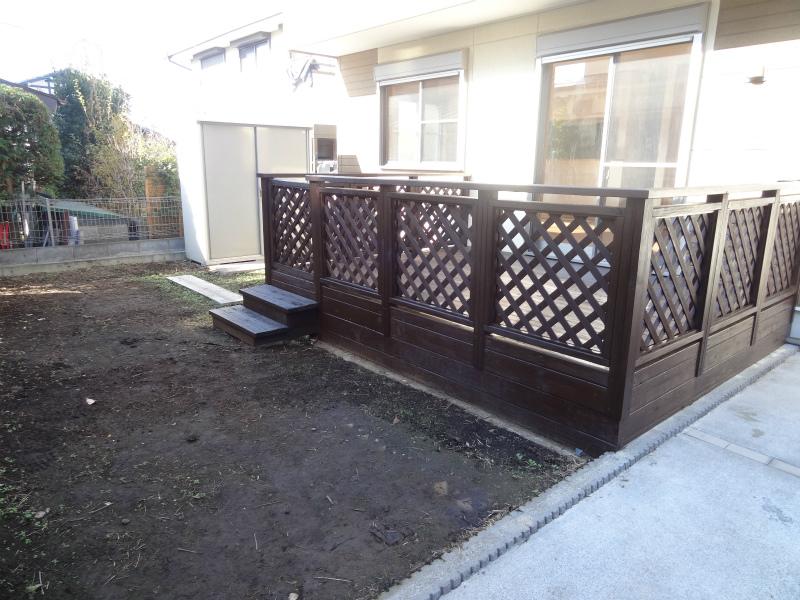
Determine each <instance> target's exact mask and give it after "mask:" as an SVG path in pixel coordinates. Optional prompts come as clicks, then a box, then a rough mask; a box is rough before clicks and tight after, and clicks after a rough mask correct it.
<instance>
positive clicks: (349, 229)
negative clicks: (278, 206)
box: [322, 193, 378, 290]
mask: <svg viewBox="0 0 800 600" xmlns="http://www.w3.org/2000/svg"><path fill="white" fill-rule="evenodd" d="M322 202H323V209H324V213H325V219H324V230H325V231H324V234H325V262H326V263H327V267H328V275H330V276H331V277H333V278H335V279H338V280H340V281H345V282H347V283H352V284H355V285H360V286H364V287H367V288H371V289H373V290H377V289H378V209H377V201H376V199H375V198H374V197H372V196H361V195H352V196H348V195H338V194H324V193H323V199H322Z"/></svg>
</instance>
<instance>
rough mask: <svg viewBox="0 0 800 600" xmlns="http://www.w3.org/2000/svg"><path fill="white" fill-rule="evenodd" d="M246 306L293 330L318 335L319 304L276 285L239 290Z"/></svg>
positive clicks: (255, 286)
mask: <svg viewBox="0 0 800 600" xmlns="http://www.w3.org/2000/svg"><path fill="white" fill-rule="evenodd" d="M239 292H240V293H241V294H242V299H243V302H244V306H246V307H247V308H249V309H250V310H253V311H255V312H257V313H260V314H262V315H264V316H265V317H269V318H270V319H275V320H276V321H278V322H280V323H283V324H284V325H287V326H288V327H290V328H291V329H292V330H295V329H299V330H301V331H302V332H303V333H316V331H317V329H318V325H317V321H318V318H317V308H318V306H319V305H318V303H317V302H316V301H314V300H309V299H308V298H304V297H303V296H299V295H297V294H293V293H292V292H287V291H286V290H282V289H280V288H278V287H275V286H274V285H269V284H263V285H254V286H252V287H247V288H242V289H241V290H239Z"/></svg>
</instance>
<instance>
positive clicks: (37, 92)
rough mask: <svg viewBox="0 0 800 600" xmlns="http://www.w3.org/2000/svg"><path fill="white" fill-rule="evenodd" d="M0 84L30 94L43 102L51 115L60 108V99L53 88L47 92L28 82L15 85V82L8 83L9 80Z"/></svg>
mask: <svg viewBox="0 0 800 600" xmlns="http://www.w3.org/2000/svg"><path fill="white" fill-rule="evenodd" d="M0 83H1V84H3V85H9V86H11V87H15V88H19V89H21V90H24V91H26V92H28V93H29V94H33V95H34V96H36V97H37V98H39V100H41V101H42V103H43V104H44V105H45V106H46V107H47V110H49V111H50V114H53V113H55V112H56V109H57V108H58V98H56V96H55V94H53V93H52V91H53V90H52V86H51V87H50V88H49V91H47V92H46V91H44V90H43V89H41V88H39V87H37V86H35V85H32V84H29V83H28V82H27V81H22V82H20V83H14V82H13V81H8V80H7V79H0Z"/></svg>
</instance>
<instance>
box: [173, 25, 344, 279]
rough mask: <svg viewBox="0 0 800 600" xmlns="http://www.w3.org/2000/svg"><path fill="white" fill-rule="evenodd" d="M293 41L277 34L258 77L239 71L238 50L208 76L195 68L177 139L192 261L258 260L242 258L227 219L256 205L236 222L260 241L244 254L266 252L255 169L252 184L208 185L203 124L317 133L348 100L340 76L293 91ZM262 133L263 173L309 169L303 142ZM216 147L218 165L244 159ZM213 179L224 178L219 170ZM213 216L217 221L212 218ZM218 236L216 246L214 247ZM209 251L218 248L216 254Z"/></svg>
mask: <svg viewBox="0 0 800 600" xmlns="http://www.w3.org/2000/svg"><path fill="white" fill-rule="evenodd" d="M235 37H237V36H236V35H228V37H227V38H225V37H222V38H220V39H218V40H212V41H211V42H210V43H209V47H213V46H215V45H218V46H223V47H224V46H227V45H228V44H229V43H230V41H231V39H233V38H235ZM287 39H288V38H287V36H286V35H285V34H284V33H283V31H282V30H277V31H274V32H273V33H272V36H271V50H270V54H269V59H268V60H267V61H266V62H260V63H259V68H258V69H256V70H254V71H249V72H242V71H241V67H240V61H239V50H238V48H236V47H227V48H226V50H225V64H224V65H220V66H218V67H215V68H212V69H207V70H202V69H201V68H200V61H199V60H193V61H192V62H191V68H192V70H193V77H192V78H191V80H192V85H193V86H194V89H193V90H192V93H191V94H187V97H189V98H191V101H190V102H189V103H188V104H187V106H186V111H185V113H184V118H183V122H182V123H181V124H180V126H181V129H180V134H179V135H178V136H177V154H178V166H179V172H180V176H181V197H182V205H183V217H184V224H185V237H186V255H187V257H188V258H190V259H191V260H194V261H197V262H200V263H202V264H207V263H209V262H213V261H217V260H222V259H224V258H240V257H243V256H245V255H246V256H248V257H249V256H251V255H252V252H250V251H247V252H245V253H244V254H242V255H241V256H239V255H237V254H236V252H235V251H234V250H235V248H237V247H240V248H241V249H242V251H243V252H244V250H245V249H246V248H245V245H243V244H242V239H236V238H235V237H232V236H231V235H230V231H231V227H230V223H229V222H228V221H229V220H230V219H229V218H228V217H225V215H229V213H228V212H226V211H227V210H228V209H229V208H230V206H228V204H230V205H231V206H239V205H240V204H241V203H242V202H244V203H246V204H248V205H252V209H251V210H248V211H246V212H241V211H240V212H236V213H233V214H234V216H235V218H236V219H239V220H242V222H243V227H244V228H246V229H249V230H253V229H254V228H255V229H258V232H256V233H254V232H253V231H249V235H248V236H247V238H248V239H249V240H250V241H249V242H248V244H246V247H247V248H249V250H252V249H253V248H255V253H256V254H258V252H259V248H260V244H256V242H255V241H254V240H258V239H260V235H261V234H260V228H259V227H258V223H259V219H260V216H259V214H258V203H257V201H256V200H253V198H251V196H253V194H255V191H254V190H255V189H256V169H255V168H253V169H252V178H251V179H249V180H248V181H246V182H240V181H232V180H231V181H222V180H219V177H216V176H215V178H214V181H209V178H208V176H207V175H208V173H207V171H208V169H209V168H212V170H214V169H213V165H209V164H208V161H209V160H214V159H213V157H211V158H210V157H209V156H208V153H207V152H204V145H203V134H202V129H203V123H219V124H228V125H230V126H231V127H235V126H237V125H247V126H248V127H249V128H253V127H255V126H258V125H263V126H277V127H301V128H312V127H313V126H314V124H315V123H335V122H336V120H337V116H338V115H339V114H340V113H341V111H342V104H343V101H344V99H345V98H346V95H345V89H344V84H343V82H342V79H341V78H340V77H339V76H338V73H336V72H334V73H332V74H327V73H325V74H323V73H317V74H314V75H313V81H312V80H309V81H306V82H305V83H303V84H301V85H298V86H297V87H295V85H294V84H293V82H292V81H291V79H290V77H289V76H288V74H287V66H288V65H289V64H290V46H289V42H288V41H287ZM302 60H303V59H302V58H298V57H297V56H296V57H295V63H294V65H293V66H294V67H295V68H296V69H297V70H299V69H300V67H301V66H302ZM332 62H334V61H332ZM258 131H259V137H258V139H259V148H258V158H257V160H258V163H257V164H258V167H259V170H262V171H263V170H268V171H273V172H274V171H282V172H283V171H288V170H291V171H296V170H298V168H297V166H296V165H297V164H298V162H301V163H302V164H304V165H307V160H302V161H299V160H298V158H297V157H298V156H299V155H300V154H302V152H303V150H304V149H303V148H298V147H297V141H296V140H297V136H294V137H287V136H282V135H281V130H280V129H278V128H274V127H273V128H267V127H262V128H259V129H258ZM286 131H290V130H286ZM295 131H296V130H295ZM262 134H264V135H262ZM267 138H270V139H269V140H267ZM215 143H216V144H217V145H218V146H219V147H218V148H217V149H216V150H218V152H217V154H216V155H217V159H219V160H221V159H222V158H224V157H225V156H230V155H233V154H235V153H241V152H242V148H241V147H240V143H238V142H237V143H236V144H234V143H233V141H230V142H225V143H223V142H222V141H220V140H216V142H215ZM220 144H222V145H221V146H220ZM226 144H227V145H226ZM250 146H251V147H252V155H251V156H252V159H253V160H252V161H250V159H249V158H248V162H253V164H256V163H255V161H256V144H255V142H254V143H252V144H250ZM268 146H269V147H268ZM284 159H285V160H284ZM293 165H294V167H293V168H291V169H290V167H292V166H293ZM306 168H307V167H305V166H303V167H300V168H299V170H301V171H305V170H306ZM214 172H215V173H217V174H218V175H219V176H220V177H221V176H222V173H221V172H220V169H216V170H214ZM242 174H243V173H242V170H241V169H237V173H236V176H238V177H241V176H242ZM209 183H211V185H212V187H213V189H214V197H213V198H211V201H212V204H214V206H209V195H208V187H209ZM245 191H246V193H247V197H246V198H245V197H244V196H243V195H242V194H243V193H244V192H245ZM227 199H229V200H230V202H228V201H227ZM220 203H222V204H220ZM209 212H211V213H212V214H211V217H209ZM214 215H216V217H215V216H214ZM229 216H230V215H229ZM230 218H233V217H230ZM209 231H211V235H209ZM215 233H216V240H214V239H213V238H214V234H215ZM211 246H214V251H212V248H211ZM256 246H258V247H256Z"/></svg>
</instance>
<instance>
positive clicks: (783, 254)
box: [767, 201, 800, 297]
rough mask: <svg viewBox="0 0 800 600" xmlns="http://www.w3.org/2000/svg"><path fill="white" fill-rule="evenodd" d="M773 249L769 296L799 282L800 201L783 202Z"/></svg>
mask: <svg viewBox="0 0 800 600" xmlns="http://www.w3.org/2000/svg"><path fill="white" fill-rule="evenodd" d="M779 210H780V212H779V213H778V224H777V228H776V230H775V246H774V247H773V249H772V260H771V261H770V266H769V274H768V275H767V296H768V297H769V296H774V295H775V294H779V293H780V292H783V291H785V290H788V289H791V288H792V287H793V286H794V285H796V284H797V281H795V274H796V273H797V261H798V260H800V257H798V253H800V201H797V202H793V203H791V204H781V205H780V208H779Z"/></svg>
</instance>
